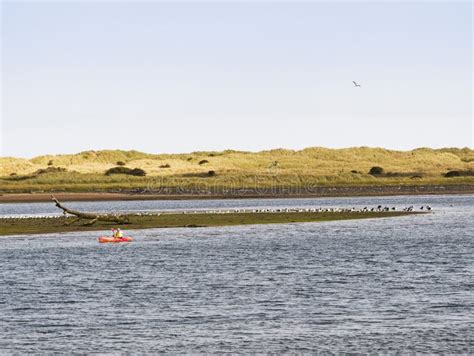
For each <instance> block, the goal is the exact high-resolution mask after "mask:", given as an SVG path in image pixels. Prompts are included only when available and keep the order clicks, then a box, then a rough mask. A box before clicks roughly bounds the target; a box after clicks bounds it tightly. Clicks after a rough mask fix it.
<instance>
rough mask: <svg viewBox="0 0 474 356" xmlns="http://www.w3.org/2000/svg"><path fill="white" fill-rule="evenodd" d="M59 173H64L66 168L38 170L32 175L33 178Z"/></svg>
mask: <svg viewBox="0 0 474 356" xmlns="http://www.w3.org/2000/svg"><path fill="white" fill-rule="evenodd" d="M61 172H66V168H62V167H48V168H43V169H38V170H37V171H36V172H34V173H33V176H39V175H41V174H47V173H61Z"/></svg>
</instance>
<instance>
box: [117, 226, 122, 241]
mask: <svg viewBox="0 0 474 356" xmlns="http://www.w3.org/2000/svg"><path fill="white" fill-rule="evenodd" d="M115 237H116V238H118V239H121V238H122V237H123V233H122V230H120V228H118V229H117V232H116V236H115Z"/></svg>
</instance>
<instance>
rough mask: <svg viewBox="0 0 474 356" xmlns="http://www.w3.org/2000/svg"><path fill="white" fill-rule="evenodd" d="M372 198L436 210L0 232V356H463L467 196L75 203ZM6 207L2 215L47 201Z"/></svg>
mask: <svg viewBox="0 0 474 356" xmlns="http://www.w3.org/2000/svg"><path fill="white" fill-rule="evenodd" d="M221 202H222V203H221ZM379 202H383V203H384V204H387V205H411V204H416V205H419V204H420V205H421V204H430V205H432V206H433V207H434V213H433V214H429V215H422V216H405V217H399V218H387V219H375V220H360V221H341V222H327V223H305V224H284V225H259V226H243V227H225V228H199V229H154V230H144V231H132V232H131V235H132V236H134V237H135V242H133V243H130V244H115V245H112V244H110V245H107V244H106V245H99V244H98V243H97V242H96V240H95V239H96V237H97V235H98V234H99V233H97V232H95V233H94V232H91V233H67V234H61V235H56V234H51V235H42V236H37V237H27V236H17V237H5V238H1V239H0V282H1V289H0V351H3V352H19V353H27V352H39V353H52V352H59V353H64V352H71V351H75V352H78V353H91V352H100V353H104V352H127V351H130V352H175V353H196V352H202V353H204V352H219V353H220V352H231V351H232V352H243V353H248V352H278V353H280V352H317V351H330V352H339V351H349V352H350V351H354V352H368V351H379V352H381V351H384V352H395V351H400V352H412V351H416V352H437V353H442V352H445V353H472V351H473V339H472V335H473V326H474V320H473V316H472V315H473V311H474V305H473V304H474V302H473V292H472V291H473V280H472V275H473V272H474V271H473V262H472V252H473V242H472V239H473V236H474V224H473V222H472V217H473V216H474V214H473V213H474V196H457V197H456V196H444V197H440V196H438V197H391V198H351V199H340V198H339V199H318V200H315V199H305V200H272V201H269V200H263V201H198V202H196V201H195V202H175V203H168V202H133V203H130V202H127V203H118V202H113V203H77V204H75V207H78V205H79V206H82V207H83V206H87V205H88V204H89V205H90V206H93V207H94V209H90V210H98V209H99V208H100V209H102V210H106V209H108V208H109V209H112V208H115V207H117V206H118V205H120V204H127V205H128V204H133V206H132V209H135V210H141V209H145V210H150V209H160V208H163V207H164V206H165V205H166V204H176V205H179V204H185V205H186V204H188V205H187V206H186V208H189V207H190V206H191V208H209V207H211V208H219V207H224V206H223V204H224V205H225V207H229V206H232V207H234V206H239V207H240V206H246V207H253V206H328V205H330V206H353V205H354V206H360V205H369V203H370V205H378V204H379ZM81 204H82V205H81ZM94 204H95V206H94ZM113 204H118V205H116V206H115V207H114V205H113ZM11 206H12V205H9V204H8V205H7V204H5V205H3V206H2V205H0V209H1V214H11V213H17V214H32V213H37V212H35V211H34V209H36V208H38V207H39V206H42V205H34V204H29V205H25V204H16V205H15V209H16V210H15V211H12V209H13V208H10V207H11ZM27 206H28V208H26V207H27ZM97 206H99V208H97ZM6 207H8V208H6ZM124 207H125V208H124V209H125V210H126V205H124ZM175 208H182V207H175ZM7 209H10V210H7ZM28 209H29V210H28ZM31 209H33V210H31Z"/></svg>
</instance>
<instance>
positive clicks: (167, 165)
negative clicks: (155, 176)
mask: <svg viewBox="0 0 474 356" xmlns="http://www.w3.org/2000/svg"><path fill="white" fill-rule="evenodd" d="M170 167H171V166H170V165H169V164H168V163H166V164H162V165H161V166H160V168H170Z"/></svg>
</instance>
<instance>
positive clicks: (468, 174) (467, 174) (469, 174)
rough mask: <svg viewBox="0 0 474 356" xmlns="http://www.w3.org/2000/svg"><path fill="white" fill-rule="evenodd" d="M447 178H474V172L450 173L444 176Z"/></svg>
mask: <svg viewBox="0 0 474 356" xmlns="http://www.w3.org/2000/svg"><path fill="white" fill-rule="evenodd" d="M444 176H445V177H446V178H451V177H472V176H474V171H473V170H466V171H449V172H448V173H446V174H445V175H444Z"/></svg>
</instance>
